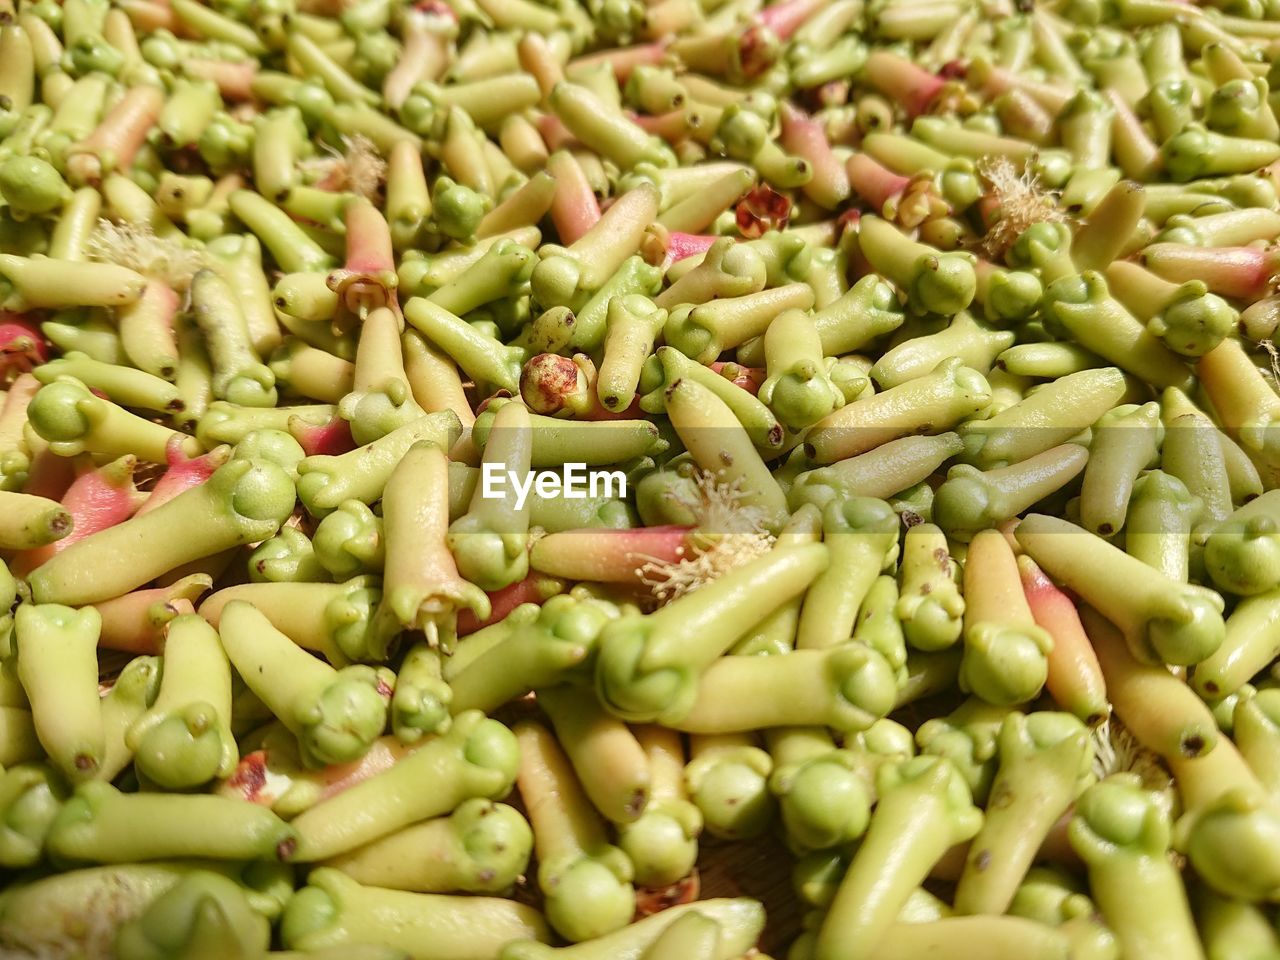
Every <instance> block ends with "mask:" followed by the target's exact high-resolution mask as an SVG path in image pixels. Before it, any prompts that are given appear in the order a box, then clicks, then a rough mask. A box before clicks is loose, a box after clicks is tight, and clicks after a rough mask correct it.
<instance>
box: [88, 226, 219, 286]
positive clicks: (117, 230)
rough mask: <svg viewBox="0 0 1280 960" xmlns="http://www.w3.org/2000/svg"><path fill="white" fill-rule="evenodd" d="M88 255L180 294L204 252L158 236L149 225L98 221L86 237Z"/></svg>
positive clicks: (202, 257)
mask: <svg viewBox="0 0 1280 960" xmlns="http://www.w3.org/2000/svg"><path fill="white" fill-rule="evenodd" d="M88 252H89V256H90V257H92V258H93V259H94V260H102V261H104V262H106V263H114V264H118V265H119V266H122V267H128V268H129V269H130V270H135V271H137V272H138V273H140V274H142V275H143V276H146V277H150V278H152V279H153V280H162V281H164V282H165V283H167V284H168V285H169V286H170V287H172V288H173V289H174V290H176V291H178V292H179V293H181V292H182V291H184V290H186V289H187V288H188V287H189V286H191V278H192V277H193V276H195V274H196V272H197V271H199V270H201V269H202V268H203V267H204V266H205V265H206V264H205V259H204V254H203V253H201V252H200V251H199V250H196V249H193V248H191V247H187V246H184V245H183V244H182V242H181V241H180V240H176V239H174V240H170V239H168V238H167V237H157V236H156V234H155V231H154V230H152V229H151V225H150V224H146V223H112V222H111V221H110V220H99V221H98V228H97V229H96V230H95V231H94V232H93V235H92V236H91V237H90V238H89V243H88Z"/></svg>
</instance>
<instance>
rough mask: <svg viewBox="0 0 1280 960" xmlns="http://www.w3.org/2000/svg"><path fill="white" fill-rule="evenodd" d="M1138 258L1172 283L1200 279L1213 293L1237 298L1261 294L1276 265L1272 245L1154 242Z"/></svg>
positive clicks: (1253, 297) (1259, 295)
mask: <svg viewBox="0 0 1280 960" xmlns="http://www.w3.org/2000/svg"><path fill="white" fill-rule="evenodd" d="M1141 259H1142V263H1143V265H1144V266H1146V267H1147V268H1148V269H1149V270H1150V271H1151V272H1152V273H1154V274H1157V275H1158V276H1161V277H1163V278H1164V279H1166V280H1169V281H1171V282H1173V283H1186V282H1187V281H1188V280H1203V281H1204V282H1205V283H1206V284H1207V285H1208V287H1209V289H1210V290H1212V291H1213V292H1214V293H1217V294H1220V295H1222V296H1224V297H1234V298H1236V299H1240V300H1256V299H1258V298H1260V297H1262V296H1264V295H1265V294H1266V292H1267V287H1268V284H1269V281H1270V278H1271V276H1272V274H1274V273H1275V272H1276V269H1277V263H1276V260H1277V253H1276V250H1275V249H1274V248H1268V249H1261V248H1258V247H1192V246H1187V245H1186V244H1181V243H1156V244H1152V245H1151V246H1149V247H1147V248H1146V249H1145V250H1144V251H1142V258H1141Z"/></svg>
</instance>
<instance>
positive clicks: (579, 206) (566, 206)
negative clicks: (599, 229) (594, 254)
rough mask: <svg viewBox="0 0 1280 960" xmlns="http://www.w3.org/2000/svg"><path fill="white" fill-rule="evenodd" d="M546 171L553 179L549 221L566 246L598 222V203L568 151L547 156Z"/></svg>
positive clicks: (584, 175)
mask: <svg viewBox="0 0 1280 960" xmlns="http://www.w3.org/2000/svg"><path fill="white" fill-rule="evenodd" d="M547 172H548V173H550V174H551V176H553V177H555V180H556V195H555V197H554V199H552V201H551V222H552V223H553V224H555V228H556V233H557V234H558V235H559V237H560V242H561V243H562V244H564V245H565V246H568V245H570V244H572V243H574V242H575V241H577V240H578V239H580V238H581V237H582V235H583V234H585V233H586V232H587V231H588V230H590V229H591V228H592V227H594V226H595V225H596V223H598V222H599V220H600V204H599V203H598V202H597V201H596V195H595V191H593V190H592V189H591V184H590V183H589V182H588V181H587V177H586V174H584V173H583V172H582V168H581V167H580V166H578V161H577V160H575V159H573V156H572V154H569V153H564V152H560V153H553V154H552V155H551V156H550V157H549V158H548V159H547Z"/></svg>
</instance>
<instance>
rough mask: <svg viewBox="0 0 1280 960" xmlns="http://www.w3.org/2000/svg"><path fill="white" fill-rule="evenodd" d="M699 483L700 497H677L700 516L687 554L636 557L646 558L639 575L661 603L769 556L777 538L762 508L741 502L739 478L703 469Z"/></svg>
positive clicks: (687, 548) (697, 490)
mask: <svg viewBox="0 0 1280 960" xmlns="http://www.w3.org/2000/svg"><path fill="white" fill-rule="evenodd" d="M695 483H696V497H695V498H687V497H682V498H680V499H679V500H678V501H677V502H678V503H679V504H680V506H682V507H685V508H686V509H688V510H690V511H691V512H692V513H693V515H694V517H695V518H696V520H697V523H696V527H695V529H694V532H693V533H692V534H691V535H690V537H689V543H688V546H687V547H686V548H685V550H684V555H683V556H682V557H681V558H680V559H679V560H677V561H675V562H674V563H673V562H671V561H669V560H659V559H656V558H654V557H636V559H637V560H639V561H643V563H642V566H641V567H640V569H639V573H640V579H641V580H642V581H643V582H644V584H645V585H646V586H648V587H649V589H650V590H651V591H652V592H653V595H654V597H655V599H657V601H658V602H659V604H666V603H670V602H671V601H673V600H677V599H679V598H680V597H683V596H685V595H686V594H689V593H692V592H694V591H695V590H697V589H698V588H699V587H703V586H705V585H706V584H708V583H711V582H712V581H713V580H717V579H719V578H720V577H722V576H724V575H725V574H726V573H728V572H729V571H730V570H733V569H734V568H735V567H740V566H742V565H743V564H745V563H750V562H751V561H752V560H755V559H756V558H757V557H762V556H764V555H765V554H766V553H768V552H769V551H770V550H772V549H773V545H774V543H775V542H776V541H775V538H774V537H773V535H772V534H770V533H769V532H768V531H767V530H766V529H765V524H764V513H763V511H761V510H760V509H759V508H757V507H752V506H749V505H746V504H744V503H743V502H742V501H743V499H744V498H745V496H746V495H745V494H744V493H743V492H742V491H741V489H740V488H739V486H738V483H737V481H735V482H734V483H732V484H728V483H724V482H722V481H718V480H716V478H715V477H713V476H712V475H711V474H709V473H700V474H698V476H697V478H696V480H695Z"/></svg>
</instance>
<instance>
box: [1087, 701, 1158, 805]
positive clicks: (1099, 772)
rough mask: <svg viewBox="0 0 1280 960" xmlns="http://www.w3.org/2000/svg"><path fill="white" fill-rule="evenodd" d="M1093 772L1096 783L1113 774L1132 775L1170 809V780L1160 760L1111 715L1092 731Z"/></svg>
mask: <svg viewBox="0 0 1280 960" xmlns="http://www.w3.org/2000/svg"><path fill="white" fill-rule="evenodd" d="M1093 772H1094V774H1095V775H1096V776H1097V778H1098V779H1099V780H1102V779H1105V778H1106V777H1109V776H1111V775H1112V774H1113V773H1136V774H1137V775H1138V776H1139V777H1141V778H1142V785H1143V786H1144V787H1146V788H1147V789H1148V790H1151V791H1153V792H1155V793H1157V794H1160V795H1161V797H1163V798H1165V800H1166V802H1167V803H1168V804H1169V805H1170V806H1172V803H1173V777H1172V776H1171V775H1170V774H1169V769H1168V768H1167V767H1166V766H1165V765H1164V761H1163V760H1161V759H1160V756H1159V755H1158V754H1155V753H1152V752H1151V751H1150V750H1148V749H1147V748H1146V747H1144V746H1143V745H1142V744H1140V743H1139V742H1138V739H1137V737H1135V736H1134V735H1133V734H1132V733H1130V732H1129V731H1128V729H1127V728H1126V727H1125V726H1124V724H1122V723H1121V722H1120V721H1119V720H1118V719H1116V717H1115V716H1111V717H1108V718H1107V719H1106V720H1104V721H1102V723H1100V724H1098V726H1097V727H1096V728H1094V731H1093Z"/></svg>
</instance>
